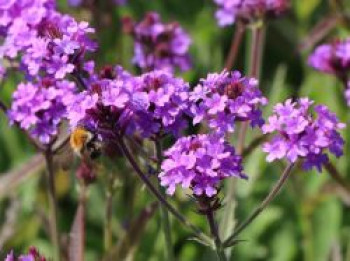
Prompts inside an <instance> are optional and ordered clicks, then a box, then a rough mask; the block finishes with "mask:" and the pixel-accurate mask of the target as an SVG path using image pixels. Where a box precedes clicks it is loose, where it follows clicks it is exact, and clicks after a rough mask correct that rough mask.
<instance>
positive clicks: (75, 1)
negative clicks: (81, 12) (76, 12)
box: [68, 0, 127, 6]
mask: <svg viewBox="0 0 350 261" xmlns="http://www.w3.org/2000/svg"><path fill="white" fill-rule="evenodd" d="M110 1H111V2H113V3H114V4H116V5H125V4H126V1H127V0H110ZM84 2H88V1H84V0H68V4H69V5H71V6H80V5H82V4H84Z"/></svg>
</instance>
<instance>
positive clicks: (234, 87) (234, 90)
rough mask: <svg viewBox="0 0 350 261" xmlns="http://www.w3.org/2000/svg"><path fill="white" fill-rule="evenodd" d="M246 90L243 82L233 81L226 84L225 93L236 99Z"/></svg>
mask: <svg viewBox="0 0 350 261" xmlns="http://www.w3.org/2000/svg"><path fill="white" fill-rule="evenodd" d="M243 91H244V85H243V84H242V83H241V82H232V83H229V84H227V85H226V86H225V88H224V94H225V95H227V97H228V98H230V99H236V98H237V97H239V96H241V95H242V93H243Z"/></svg>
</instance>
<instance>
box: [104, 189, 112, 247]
mask: <svg viewBox="0 0 350 261" xmlns="http://www.w3.org/2000/svg"><path fill="white" fill-rule="evenodd" d="M108 185H109V184H108ZM112 185H113V184H112ZM112 206H113V192H112V189H111V188H110V187H109V188H108V190H107V192H106V209H105V225H104V248H105V251H106V252H108V251H109V250H110V249H111V247H112V244H113V242H112V241H113V240H112V214H113V208H112Z"/></svg>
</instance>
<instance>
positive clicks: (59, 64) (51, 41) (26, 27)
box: [0, 0, 96, 79]
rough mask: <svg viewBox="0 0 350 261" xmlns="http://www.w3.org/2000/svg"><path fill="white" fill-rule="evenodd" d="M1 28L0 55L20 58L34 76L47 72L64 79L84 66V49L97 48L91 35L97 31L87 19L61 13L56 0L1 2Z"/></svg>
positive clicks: (86, 50) (24, 66) (22, 65)
mask: <svg viewBox="0 0 350 261" xmlns="http://www.w3.org/2000/svg"><path fill="white" fill-rule="evenodd" d="M10 2H11V1H10ZM0 29H1V32H2V33H1V38H2V39H1V40H2V44H1V46H0V58H6V59H10V60H13V59H17V58H19V59H20V63H21V66H20V68H21V69H24V70H25V72H26V73H28V74H29V75H31V76H36V75H37V74H38V73H45V76H46V75H49V76H53V77H55V78H56V79H62V78H64V77H65V75H66V74H68V73H72V72H73V71H74V70H75V69H79V68H81V67H83V58H84V55H85V53H86V52H91V51H94V50H95V49H96V44H95V43H94V42H92V41H91V40H90V39H89V37H88V35H89V34H90V33H93V32H94V30H93V29H92V28H90V27H89V26H88V23H86V22H80V23H78V22H76V21H75V20H74V18H73V17H71V16H68V15H62V14H60V13H58V12H57V11H56V9H55V4H54V1H53V0H37V1H26V0H19V1H15V2H13V3H12V4H11V5H10V4H9V5H6V9H1V6H0Z"/></svg>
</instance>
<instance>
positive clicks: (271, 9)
mask: <svg viewBox="0 0 350 261" xmlns="http://www.w3.org/2000/svg"><path fill="white" fill-rule="evenodd" d="M214 2H215V3H216V4H217V5H218V8H219V9H218V10H217V12H216V15H215V16H216V19H217V20H218V24H219V26H222V27H223V26H228V25H231V24H233V23H235V22H236V21H237V20H240V21H242V22H244V23H251V22H254V21H256V20H258V19H264V18H267V17H276V16H280V15H281V14H283V13H285V12H286V11H287V10H288V9H289V7H290V1H289V0H214Z"/></svg>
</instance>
